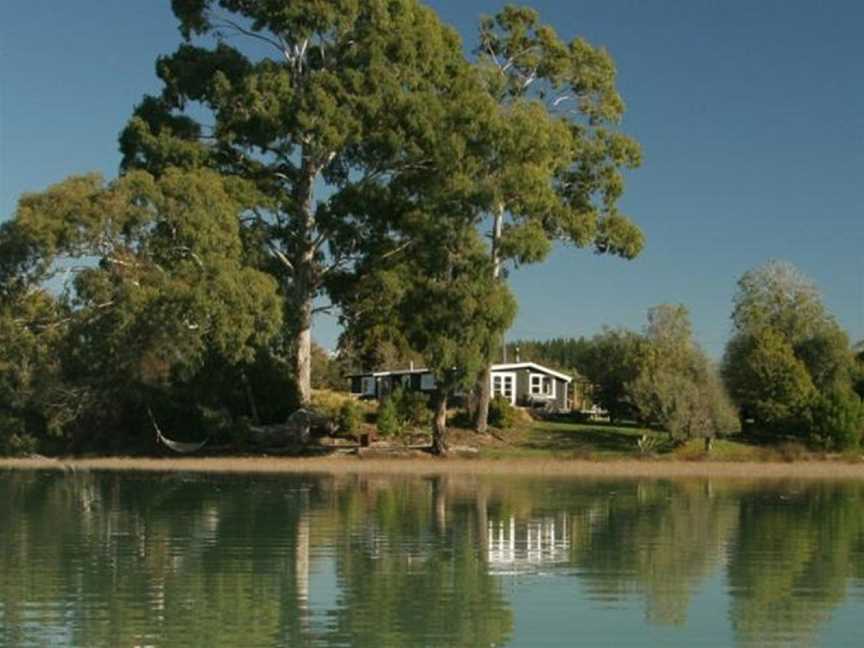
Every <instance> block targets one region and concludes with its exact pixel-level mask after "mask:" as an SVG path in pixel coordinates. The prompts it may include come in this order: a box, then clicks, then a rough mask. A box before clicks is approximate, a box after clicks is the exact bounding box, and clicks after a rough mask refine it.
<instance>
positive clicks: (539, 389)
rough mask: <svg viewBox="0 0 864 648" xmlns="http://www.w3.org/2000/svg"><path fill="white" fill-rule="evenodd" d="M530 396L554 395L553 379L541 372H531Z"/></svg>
mask: <svg viewBox="0 0 864 648" xmlns="http://www.w3.org/2000/svg"><path fill="white" fill-rule="evenodd" d="M531 395H532V396H555V379H554V378H552V377H551V376H545V375H543V374H531Z"/></svg>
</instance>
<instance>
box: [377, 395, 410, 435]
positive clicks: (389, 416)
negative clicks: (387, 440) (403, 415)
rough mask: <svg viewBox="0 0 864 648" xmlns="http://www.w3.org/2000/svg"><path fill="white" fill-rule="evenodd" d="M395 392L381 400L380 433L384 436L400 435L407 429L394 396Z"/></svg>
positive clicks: (379, 410)
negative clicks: (400, 416)
mask: <svg viewBox="0 0 864 648" xmlns="http://www.w3.org/2000/svg"><path fill="white" fill-rule="evenodd" d="M394 394H395V392H394V393H393V394H391V395H390V396H389V397H387V398H385V399H384V400H383V401H381V404H380V405H379V406H378V421H377V426H378V433H379V434H380V435H381V436H383V437H395V436H399V435H400V434H402V431H403V430H404V429H405V426H404V424H403V423H402V420H401V419H400V418H399V411H398V409H397V408H396V399H394V398H393V396H394Z"/></svg>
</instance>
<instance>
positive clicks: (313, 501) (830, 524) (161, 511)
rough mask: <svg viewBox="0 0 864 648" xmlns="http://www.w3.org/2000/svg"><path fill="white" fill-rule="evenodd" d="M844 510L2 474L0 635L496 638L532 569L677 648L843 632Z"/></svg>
mask: <svg viewBox="0 0 864 648" xmlns="http://www.w3.org/2000/svg"><path fill="white" fill-rule="evenodd" d="M862 504H864V487H862V485H861V484H857V483H851V484H829V483H809V484H800V483H799V484H796V483H784V484H779V483H774V484H769V485H766V484H765V483H753V484H747V483H741V482H710V481H683V482H664V481H642V482H639V481H620V482H613V481H594V482H591V481H576V480H570V481H568V480H563V479H557V480H543V479H518V480H513V479H511V480H494V479H480V478H467V477H465V478H457V477H452V476H451V477H437V478H422V479H421V478H393V477H374V476H372V477H361V476H351V475H346V476H338V477H334V476H326V477H324V476H279V477H270V478H266V477H260V476H256V477H236V476H234V477H229V476H224V477H212V476H211V477H205V476H195V475H157V476H154V475H135V474H112V473H105V474H95V473H83V474H77V475H63V474H59V473H56V474H55V473H22V472H6V473H0V520H2V527H0V548H2V549H3V551H2V552H0V645H8V646H19V645H99V646H102V645H105V646H107V645H111V646H117V645H189V644H195V645H212V646H218V645H225V646H233V645H244V646H253V645H318V646H349V645H350V646H406V645H440V646H480V645H483V646H493V645H504V644H508V643H509V642H511V641H514V640H517V639H518V636H519V633H518V632H516V631H515V630H516V628H515V623H516V622H515V621H514V619H517V618H525V617H526V615H527V616H530V615H532V614H533V613H535V612H537V611H538V610H537V609H536V608H535V607H532V606H537V605H538V603H537V602H536V600H534V599H531V598H530V597H527V596H526V595H525V593H526V591H527V588H528V587H529V584H528V581H526V580H525V579H526V578H528V579H530V578H534V577H538V578H543V579H545V580H544V581H543V583H544V586H545V587H546V588H547V589H550V588H553V589H554V590H555V592H557V593H563V600H564V601H565V602H564V603H561V600H562V599H561V597H559V601H558V603H559V604H564V605H567V606H570V609H571V610H572V611H574V612H575V611H585V610H587V611H589V612H590V611H592V610H596V611H601V610H607V611H608V609H609V608H610V606H612V607H613V608H614V609H615V614H620V615H622V616H621V621H622V623H621V624H620V626H621V630H620V632H621V633H624V632H625V630H624V628H625V627H627V623H630V625H631V626H634V624H633V623H632V622H633V621H634V619H633V618H632V617H633V615H634V614H635V615H639V616H638V619H636V621H638V623H635V626H634V627H637V628H638V627H644V624H645V623H648V624H649V627H657V628H665V629H666V630H664V632H666V633H667V634H666V635H664V637H667V638H669V639H670V640H673V639H677V640H678V641H680V642H682V643H687V641H688V638H692V639H693V640H695V639H696V638H697V637H698V636H699V635H697V634H695V633H698V632H700V628H699V627H698V625H694V624H691V623H690V622H689V619H690V617H692V616H694V615H704V614H706V613H707V614H710V615H712V616H713V617H717V616H718V615H722V614H726V613H727V612H726V611H727V610H728V624H727V629H728V633H729V636H730V637H731V638H732V640H733V641H736V642H737V643H738V644H739V645H755V644H759V645H766V644H772V643H773V644H776V645H788V644H790V643H804V644H806V643H819V642H820V640H819V638H820V636H822V635H821V633H823V632H827V631H830V632H832V633H833V634H832V637H840V638H841V639H842V638H849V639H850V641H851V640H852V639H853V638H855V637H856V636H857V634H858V633H857V627H855V628H853V627H848V628H844V627H842V625H838V623H840V622H837V621H834V620H832V619H831V618H830V617H831V615H832V612H833V611H835V610H837V609H839V608H840V607H842V606H844V605H852V606H858V608H859V609H864V601H862V598H861V596H860V594H857V595H856V594H852V595H850V592H860V591H861V588H862V587H864V560H862V558H864V508H862ZM556 596H558V594H556ZM850 597H851V598H850ZM633 602H637V603H638V605H637V606H636V607H635V608H634V606H633V605H632V603H633ZM624 603H627V604H628V605H624ZM706 605H711V606H714V607H713V608H712V609H709V610H707V611H706V610H701V609H700V606H706ZM615 606H618V607H617V608H616V607H615ZM625 617H626V618H625ZM849 618H854V615H850V617H849ZM625 621H626V623H625ZM560 622H561V623H562V624H566V623H567V619H566V618H562V619H561V621H560ZM592 631H596V632H599V629H598V628H592V627H590V625H589V626H587V627H586V626H582V627H580V633H581V635H580V637H581V638H582V639H583V640H584V641H585V642H586V643H588V644H591V643H596V642H592V640H591V638H592ZM616 639H617V643H619V644H628V643H629V644H644V639H645V637H644V636H642V635H640V634H635V635H633V636H624V635H623V634H622V636H619V637H616ZM567 643H568V644H569V643H570V642H569V641H568V642H567Z"/></svg>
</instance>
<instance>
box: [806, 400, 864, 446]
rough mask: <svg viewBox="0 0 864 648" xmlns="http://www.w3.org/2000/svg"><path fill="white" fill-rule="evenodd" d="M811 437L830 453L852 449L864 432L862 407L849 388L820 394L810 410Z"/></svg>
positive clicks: (859, 443) (863, 410)
mask: <svg viewBox="0 0 864 648" xmlns="http://www.w3.org/2000/svg"><path fill="white" fill-rule="evenodd" d="M810 424H811V435H812V437H813V438H814V440H817V441H818V442H819V443H820V444H821V445H823V446H824V447H826V448H827V449H829V450H838V451H844V450H854V449H857V448H858V447H860V445H861V439H862V433H864V407H862V403H861V399H860V398H859V396H858V395H857V394H856V393H855V392H853V391H852V390H851V389H848V388H847V389H834V390H831V391H829V392H828V393H827V394H820V395H819V396H818V397H817V398H816V399H815V402H814V403H813V405H812V406H811V408H810Z"/></svg>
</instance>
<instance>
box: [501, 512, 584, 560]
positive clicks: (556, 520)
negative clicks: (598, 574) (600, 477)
mask: <svg viewBox="0 0 864 648" xmlns="http://www.w3.org/2000/svg"><path fill="white" fill-rule="evenodd" d="M569 527H570V524H569V519H568V515H567V514H566V513H562V514H560V515H558V516H555V517H545V518H541V519H535V520H528V521H525V522H517V521H516V518H514V517H512V516H511V517H510V518H509V519H506V520H489V523H488V525H487V538H488V559H489V564H490V566H491V567H492V568H493V569H494V568H496V567H497V568H514V567H519V566H532V565H543V564H553V563H562V562H567V561H568V560H569V554H570V528H569Z"/></svg>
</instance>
